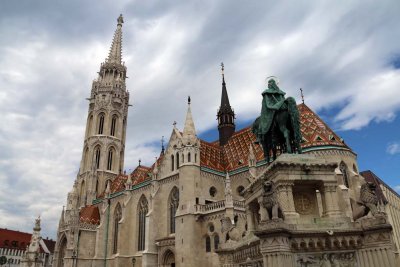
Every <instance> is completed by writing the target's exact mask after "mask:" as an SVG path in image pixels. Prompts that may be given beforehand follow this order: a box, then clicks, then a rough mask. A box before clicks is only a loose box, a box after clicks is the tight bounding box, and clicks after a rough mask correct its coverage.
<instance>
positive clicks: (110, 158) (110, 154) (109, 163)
mask: <svg viewBox="0 0 400 267" xmlns="http://www.w3.org/2000/svg"><path fill="white" fill-rule="evenodd" d="M113 156H114V150H113V149H112V148H110V150H109V151H108V159H107V170H112V163H113Z"/></svg>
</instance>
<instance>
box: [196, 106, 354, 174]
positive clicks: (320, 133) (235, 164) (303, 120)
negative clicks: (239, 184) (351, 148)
mask: <svg viewBox="0 0 400 267" xmlns="http://www.w3.org/2000/svg"><path fill="white" fill-rule="evenodd" d="M298 109H299V112H300V130H301V133H302V136H303V139H304V142H303V143H302V144H301V146H302V148H311V147H320V146H336V147H343V148H347V149H348V147H347V145H346V144H344V143H343V142H342V141H341V140H340V138H339V137H338V136H337V135H336V134H335V133H334V132H333V131H332V130H331V129H330V128H329V127H328V126H327V125H326V124H325V123H324V122H323V121H322V120H321V118H320V117H318V115H317V114H315V113H314V112H313V111H312V110H311V109H310V108H309V107H307V106H306V105H305V104H300V105H298ZM255 140H256V138H255V135H254V134H253V133H252V131H251V126H249V127H246V128H243V129H241V130H240V131H237V132H235V133H234V134H233V135H232V137H231V138H230V139H229V141H228V143H227V144H226V145H225V146H223V147H220V146H219V145H218V143H219V142H218V140H217V141H214V142H212V143H208V142H206V141H203V140H200V141H201V146H200V165H201V166H203V167H207V168H210V169H213V170H216V171H232V170H235V169H238V168H240V167H243V166H247V164H248V157H249V147H250V144H253V147H254V153H255V155H256V158H257V161H261V160H263V159H264V154H263V150H262V148H261V146H260V145H258V144H254V141H255Z"/></svg>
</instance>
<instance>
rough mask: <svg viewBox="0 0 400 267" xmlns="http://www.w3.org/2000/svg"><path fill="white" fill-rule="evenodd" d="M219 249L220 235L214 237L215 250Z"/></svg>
mask: <svg viewBox="0 0 400 267" xmlns="http://www.w3.org/2000/svg"><path fill="white" fill-rule="evenodd" d="M218 248H219V235H215V236H214V250H215V249H218Z"/></svg>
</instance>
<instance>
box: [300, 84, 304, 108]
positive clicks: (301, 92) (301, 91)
mask: <svg viewBox="0 0 400 267" xmlns="http://www.w3.org/2000/svg"><path fill="white" fill-rule="evenodd" d="M300 95H301V102H303V104H304V94H303V89H302V88H300Z"/></svg>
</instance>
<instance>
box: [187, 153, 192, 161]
mask: <svg viewBox="0 0 400 267" xmlns="http://www.w3.org/2000/svg"><path fill="white" fill-rule="evenodd" d="M191 161H192V157H191V154H190V152H189V153H188V162H191Z"/></svg>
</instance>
